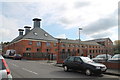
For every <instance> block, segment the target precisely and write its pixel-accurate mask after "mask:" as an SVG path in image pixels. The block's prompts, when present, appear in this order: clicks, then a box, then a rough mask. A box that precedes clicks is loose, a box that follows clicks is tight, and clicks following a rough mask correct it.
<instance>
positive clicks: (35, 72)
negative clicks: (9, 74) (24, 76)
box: [22, 68, 38, 75]
mask: <svg viewBox="0 0 120 80" xmlns="http://www.w3.org/2000/svg"><path fill="white" fill-rule="evenodd" d="M22 69H23V70H25V71H28V72H30V73H33V74H36V75H37V74H38V73H36V72H33V71H31V70H28V69H25V68H22Z"/></svg>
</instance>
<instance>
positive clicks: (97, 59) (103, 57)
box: [92, 54, 112, 62]
mask: <svg viewBox="0 0 120 80" xmlns="http://www.w3.org/2000/svg"><path fill="white" fill-rule="evenodd" d="M111 57H112V56H111V55H109V54H100V55H97V56H96V57H95V58H92V60H93V61H95V62H105V61H107V60H108V59H110V58H111Z"/></svg>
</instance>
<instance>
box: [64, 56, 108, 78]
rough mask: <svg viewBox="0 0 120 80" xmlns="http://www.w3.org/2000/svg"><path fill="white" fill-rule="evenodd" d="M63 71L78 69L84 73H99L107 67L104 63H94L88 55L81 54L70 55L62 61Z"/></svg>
mask: <svg viewBox="0 0 120 80" xmlns="http://www.w3.org/2000/svg"><path fill="white" fill-rule="evenodd" d="M63 68H64V71H65V72H66V71H69V70H70V69H73V70H80V71H82V72H84V73H85V74H86V75H88V76H89V75H91V74H93V73H95V74H97V75H100V74H102V73H103V72H105V71H106V70H107V67H106V66H105V65H104V64H100V63H95V62H94V61H93V60H91V59H90V58H88V57H83V56H70V57H68V58H67V59H65V60H64V62H63Z"/></svg>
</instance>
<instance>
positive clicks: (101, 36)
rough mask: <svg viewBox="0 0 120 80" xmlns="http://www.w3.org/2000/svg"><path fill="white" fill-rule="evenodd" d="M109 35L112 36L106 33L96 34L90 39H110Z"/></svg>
mask: <svg viewBox="0 0 120 80" xmlns="http://www.w3.org/2000/svg"><path fill="white" fill-rule="evenodd" d="M110 35H112V34H111V33H108V32H103V33H98V34H95V35H92V36H91V37H92V38H105V37H110Z"/></svg>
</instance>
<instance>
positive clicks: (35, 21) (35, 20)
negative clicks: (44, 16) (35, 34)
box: [33, 18, 41, 28]
mask: <svg viewBox="0 0 120 80" xmlns="http://www.w3.org/2000/svg"><path fill="white" fill-rule="evenodd" d="M33 21H34V28H36V27H39V28H40V21H41V19H39V18H34V19H33Z"/></svg>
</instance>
